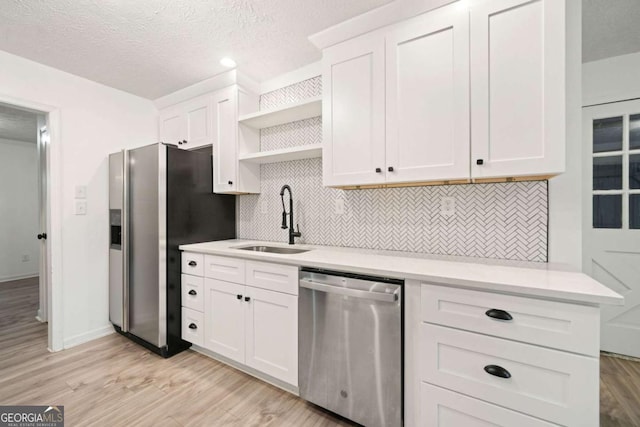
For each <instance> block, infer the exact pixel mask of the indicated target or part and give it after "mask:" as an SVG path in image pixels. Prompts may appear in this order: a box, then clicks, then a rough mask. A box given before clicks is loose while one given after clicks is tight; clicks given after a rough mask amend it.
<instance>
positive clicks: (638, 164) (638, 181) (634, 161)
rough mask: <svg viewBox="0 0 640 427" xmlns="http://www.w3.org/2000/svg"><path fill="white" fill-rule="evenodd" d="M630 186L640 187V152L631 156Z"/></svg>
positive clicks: (632, 187) (633, 187)
mask: <svg viewBox="0 0 640 427" xmlns="http://www.w3.org/2000/svg"><path fill="white" fill-rule="evenodd" d="M629 188H631V189H633V190H635V189H638V188H640V154H632V155H630V156H629Z"/></svg>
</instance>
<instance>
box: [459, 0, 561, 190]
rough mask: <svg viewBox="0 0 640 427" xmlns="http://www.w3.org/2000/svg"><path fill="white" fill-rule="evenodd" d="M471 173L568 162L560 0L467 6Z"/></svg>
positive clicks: (521, 171)
mask: <svg viewBox="0 0 640 427" xmlns="http://www.w3.org/2000/svg"><path fill="white" fill-rule="evenodd" d="M470 54H471V141H472V146H471V152H472V156H471V173H472V177H473V178H490V177H512V176H540V175H553V174H558V173H561V172H564V169H565V0H492V1H485V2H479V3H478V4H476V5H473V6H472V7H471V50H470Z"/></svg>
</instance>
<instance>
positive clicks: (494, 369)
mask: <svg viewBox="0 0 640 427" xmlns="http://www.w3.org/2000/svg"><path fill="white" fill-rule="evenodd" d="M484 371H485V372H486V373H487V374H489V375H493V376H494V377H500V378H511V373H510V372H509V371H507V370H506V369H504V368H503V367H502V366H498V365H487V366H485V367H484Z"/></svg>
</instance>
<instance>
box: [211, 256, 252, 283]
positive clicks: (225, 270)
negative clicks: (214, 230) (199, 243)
mask: <svg viewBox="0 0 640 427" xmlns="http://www.w3.org/2000/svg"><path fill="white" fill-rule="evenodd" d="M204 264H205V267H204V275H205V276H206V277H210V278H212V279H218V280H224V281H225V282H233V283H240V284H242V285H244V268H245V261H244V260H243V259H237V258H227V257H221V256H215V255H206V256H205V257H204Z"/></svg>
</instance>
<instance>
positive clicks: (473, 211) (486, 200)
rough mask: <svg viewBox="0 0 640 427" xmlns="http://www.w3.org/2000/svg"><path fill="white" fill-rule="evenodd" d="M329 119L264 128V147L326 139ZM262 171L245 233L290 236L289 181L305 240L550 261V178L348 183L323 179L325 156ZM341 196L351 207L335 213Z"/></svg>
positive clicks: (248, 202) (291, 95)
mask: <svg viewBox="0 0 640 427" xmlns="http://www.w3.org/2000/svg"><path fill="white" fill-rule="evenodd" d="M320 81H321V80H320V78H314V79H310V80H307V81H305V82H301V83H298V84H296V85H292V86H289V87H287V88H283V89H280V90H277V91H274V92H270V93H267V94H264V95H262V97H261V102H260V106H261V108H262V109H265V108H273V107H275V106H277V105H282V104H286V103H290V102H295V101H297V100H300V99H304V98H307V97H311V96H315V95H319V94H320V92H321V87H320ZM321 127H322V126H321V119H320V118H314V119H308V120H303V121H300V122H296V123H291V124H286V125H283V126H276V127H273V128H269V129H264V130H263V131H262V134H261V145H262V149H263V150H273V149H276V148H283V147H288V146H295V145H302V144H314V143H319V142H321V141H322V129H321ZM260 175H261V194H259V195H244V196H239V197H238V199H239V201H238V204H239V209H238V236H239V237H240V238H243V239H255V240H272V241H282V242H286V241H287V236H288V235H287V230H282V229H281V228H280V224H281V221H282V216H281V212H282V204H281V201H280V195H279V193H280V188H281V187H282V185H283V184H289V185H290V186H291V188H292V189H293V198H294V202H295V205H294V211H295V212H294V213H295V221H296V222H297V223H298V224H299V225H300V231H301V233H302V238H301V239H300V240H299V241H300V243H309V244H318V245H330V246H348V247H357V248H367V249H385V250H396V251H409V252H423V253H432V254H443V255H461V256H473V257H484V258H500V259H511V260H523V261H538V262H546V261H547V225H548V221H547V211H548V201H547V183H546V181H538V182H518V183H501V184H476V185H449V186H433V187H412V188H387V189H371V190H351V191H343V190H337V189H332V188H325V187H323V186H322V160H321V159H308V160H298V161H292V162H282V163H273V164H268V165H263V166H262V167H261V173H260ZM442 197H452V198H454V200H455V207H456V213H455V214H454V215H451V216H445V215H442V214H441V199H442ZM336 199H342V200H343V201H344V206H345V213H344V214H343V215H336V214H335V203H336V202H335V200H336ZM287 203H288V201H287ZM287 206H288V205H287Z"/></svg>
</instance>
